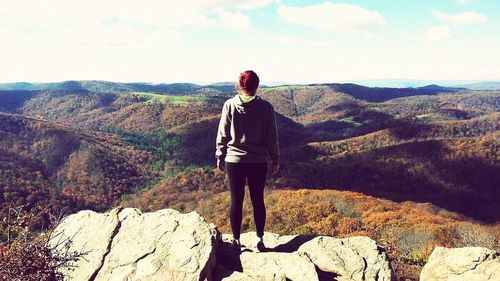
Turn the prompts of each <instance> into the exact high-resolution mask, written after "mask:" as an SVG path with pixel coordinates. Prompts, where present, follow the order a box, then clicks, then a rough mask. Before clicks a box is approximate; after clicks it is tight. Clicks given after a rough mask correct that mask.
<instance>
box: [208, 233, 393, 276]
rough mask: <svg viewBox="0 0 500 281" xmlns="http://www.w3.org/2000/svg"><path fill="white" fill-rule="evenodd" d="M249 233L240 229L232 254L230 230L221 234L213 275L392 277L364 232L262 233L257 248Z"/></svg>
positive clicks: (252, 236)
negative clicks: (262, 245) (335, 235)
mask: <svg viewBox="0 0 500 281" xmlns="http://www.w3.org/2000/svg"><path fill="white" fill-rule="evenodd" d="M255 238H256V235H255V232H249V233H243V234H242V235H241V237H240V241H241V243H242V245H244V247H243V251H242V252H241V254H236V255H234V254H232V253H231V251H232V250H231V246H230V242H231V236H230V235H226V234H223V235H222V243H219V249H218V250H217V263H218V267H217V273H218V275H217V278H216V280H224V281H233V280H252V279H253V280H294V281H295V280H307V281H309V280H311V281H312V280H339V281H342V280H345V281H347V280H349V281H351V280H374V281H375V280H380V281H382V280H385V281H390V280H392V271H391V269H390V266H389V262H388V260H387V257H386V255H385V253H384V252H383V251H382V249H380V248H379V247H377V245H376V244H375V241H373V240H371V239H370V238H368V237H352V238H343V239H339V238H333V237H328V236H311V235H284V236H280V235H278V234H274V233H265V235H264V243H265V245H266V247H267V250H266V251H264V252H261V253H260V252H256V251H255V249H254V248H253V247H252V246H253V244H254V242H255Z"/></svg>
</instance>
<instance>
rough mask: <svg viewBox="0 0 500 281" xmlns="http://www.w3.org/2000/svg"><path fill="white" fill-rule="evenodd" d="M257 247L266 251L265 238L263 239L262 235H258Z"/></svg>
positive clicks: (259, 250) (258, 249) (260, 250)
mask: <svg viewBox="0 0 500 281" xmlns="http://www.w3.org/2000/svg"><path fill="white" fill-rule="evenodd" d="M255 248H256V249H257V251H258V252H265V251H266V246H265V245H264V239H262V237H257V240H256V241H255Z"/></svg>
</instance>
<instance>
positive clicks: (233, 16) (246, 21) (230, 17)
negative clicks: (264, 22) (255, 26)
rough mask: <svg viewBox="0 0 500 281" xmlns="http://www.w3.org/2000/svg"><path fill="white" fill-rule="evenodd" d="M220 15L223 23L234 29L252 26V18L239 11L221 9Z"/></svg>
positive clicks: (246, 28)
mask: <svg viewBox="0 0 500 281" xmlns="http://www.w3.org/2000/svg"><path fill="white" fill-rule="evenodd" d="M218 15H219V20H220V23H221V25H222V26H224V27H226V28H229V29H234V30H248V29H250V27H251V24H250V18H249V17H247V16H245V15H244V14H242V13H241V12H239V11H238V12H236V13H230V12H226V11H220V12H219V13H218Z"/></svg>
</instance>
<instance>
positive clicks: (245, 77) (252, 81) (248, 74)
mask: <svg viewBox="0 0 500 281" xmlns="http://www.w3.org/2000/svg"><path fill="white" fill-rule="evenodd" d="M258 87H259V76H257V73H255V72H253V71H252V70H247V71H243V72H242V73H240V79H239V88H240V89H241V90H242V91H244V92H245V93H247V94H249V95H251V96H253V95H255V92H257V88H258Z"/></svg>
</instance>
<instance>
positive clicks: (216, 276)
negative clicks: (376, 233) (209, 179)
mask: <svg viewBox="0 0 500 281" xmlns="http://www.w3.org/2000/svg"><path fill="white" fill-rule="evenodd" d="M254 239H255V233H244V234H242V236H241V242H242V244H243V245H245V246H247V247H248V248H247V247H243V248H242V250H240V249H236V248H234V247H231V243H230V242H231V241H230V240H231V239H230V236H229V235H226V234H224V235H221V234H220V233H218V232H217V230H216V229H215V228H214V227H212V226H210V225H209V224H207V223H206V222H205V221H204V219H203V218H202V217H200V216H199V215H198V214H197V213H195V212H192V213H189V214H181V213H179V212H177V211H175V210H171V209H165V210H160V211H157V212H153V213H141V212H140V211H139V210H137V209H132V208H127V209H120V208H119V209H114V210H112V211H111V212H109V213H104V214H100V213H95V212H92V211H81V212H79V213H77V214H74V215H70V216H68V217H66V218H65V219H64V220H63V221H62V223H61V224H60V225H58V226H57V227H56V229H55V230H54V232H53V234H52V239H51V240H50V245H49V246H51V247H52V248H54V249H58V250H59V251H64V247H65V244H66V243H65V242H66V241H69V242H70V244H69V250H70V251H80V252H83V253H84V255H83V256H82V257H81V258H79V259H78V260H77V261H76V262H75V264H73V266H74V267H73V268H69V267H66V268H61V271H62V272H63V273H64V274H65V275H66V276H67V278H66V279H67V280H79V281H80V280H197V281H198V280H224V281H237V280H239V281H244V280H283V281H284V280H307V281H312V280H380V281H382V280H386V281H389V280H391V278H392V273H391V270H390V267H389V263H388V261H387V257H386V255H385V253H384V252H383V251H382V250H381V249H380V248H379V247H377V245H376V244H375V242H374V241H373V240H371V239H370V238H368V237H352V238H344V239H338V238H333V237H328V236H297V235H285V236H280V235H277V234H273V233H266V234H265V235H264V242H265V244H266V247H267V249H266V250H265V251H263V252H256V250H255V249H253V248H252V247H251V245H253V242H254Z"/></svg>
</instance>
